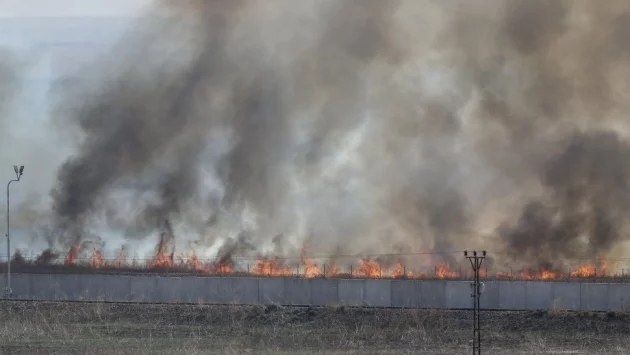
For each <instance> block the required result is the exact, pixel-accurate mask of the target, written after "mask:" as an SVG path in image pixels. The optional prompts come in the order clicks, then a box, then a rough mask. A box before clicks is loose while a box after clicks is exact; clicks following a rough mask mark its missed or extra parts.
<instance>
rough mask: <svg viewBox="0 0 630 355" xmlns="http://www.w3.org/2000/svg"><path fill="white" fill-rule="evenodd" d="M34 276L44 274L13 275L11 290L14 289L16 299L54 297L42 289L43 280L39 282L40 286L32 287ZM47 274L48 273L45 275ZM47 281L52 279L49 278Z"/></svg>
mask: <svg viewBox="0 0 630 355" xmlns="http://www.w3.org/2000/svg"><path fill="white" fill-rule="evenodd" d="M34 276H42V275H30V274H12V275H11V290H12V291H13V298H14V299H22V300H28V299H34V298H35V299H37V298H39V299H46V298H48V299H52V295H50V294H48V293H47V292H45V291H44V290H43V289H42V287H41V286H42V282H41V281H40V282H39V287H38V288H35V289H33V288H32V287H31V285H32V281H31V279H32V278H33V277H34ZM43 276H47V275H43ZM47 281H48V282H47V283H49V282H50V280H48V279H47Z"/></svg>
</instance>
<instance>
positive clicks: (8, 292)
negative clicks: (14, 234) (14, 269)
mask: <svg viewBox="0 0 630 355" xmlns="http://www.w3.org/2000/svg"><path fill="white" fill-rule="evenodd" d="M13 170H14V171H15V176H16V179H14V180H11V181H9V183H8V184H7V285H6V288H5V290H4V295H5V298H6V299H10V298H11V296H12V294H13V291H11V235H10V233H9V231H10V225H9V224H10V221H11V220H10V219H9V207H10V204H9V187H11V183H12V182H18V181H20V178H21V177H22V174H24V165H22V166H20V167H19V168H18V166H17V165H13Z"/></svg>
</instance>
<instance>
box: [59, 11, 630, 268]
mask: <svg viewBox="0 0 630 355" xmlns="http://www.w3.org/2000/svg"><path fill="white" fill-rule="evenodd" d="M155 10H156V11H154V12H152V13H151V16H152V17H148V20H147V21H146V22H143V23H141V24H140V25H139V27H138V30H137V31H136V32H134V33H132V34H131V35H130V37H129V39H128V40H127V41H126V42H123V43H122V44H121V46H120V48H119V49H118V50H117V51H116V52H115V53H116V54H115V55H114V56H113V57H112V58H104V59H103V61H102V62H99V63H97V65H95V66H94V67H92V68H91V69H90V70H92V71H97V68H98V72H99V73H102V75H101V76H99V79H96V80H93V81H91V80H87V79H86V80H83V81H82V80H81V76H80V75H78V76H77V78H74V80H75V81H76V82H78V83H79V85H78V86H77V88H78V89H75V90H67V91H66V92H67V94H66V95H64V97H62V101H61V106H60V110H59V111H58V112H60V113H61V114H60V115H59V118H58V121H59V124H60V125H61V126H63V127H64V128H65V129H67V128H68V127H75V128H76V127H78V128H79V132H80V134H81V135H82V137H83V140H82V143H81V144H80V146H79V148H78V150H77V152H76V154H75V155H73V156H72V157H70V158H69V159H68V160H67V161H66V162H65V163H64V164H63V165H62V166H61V167H60V168H59V170H58V182H57V184H56V186H55V187H54V189H53V191H52V198H53V204H52V209H53V212H54V213H53V214H54V216H53V222H54V223H53V224H54V226H55V228H56V230H58V231H59V235H58V236H57V237H56V240H55V243H56V244H57V245H59V246H61V247H68V246H69V245H74V244H75V243H77V242H78V241H81V239H82V238H83V236H84V235H87V234H88V233H89V230H90V229H93V226H94V225H95V224H102V223H103V221H104V223H105V224H106V225H107V226H108V227H109V228H112V229H116V228H120V227H122V228H123V229H124V230H126V232H125V233H126V234H125V237H126V238H127V239H129V240H145V238H146V237H147V236H149V235H157V233H158V231H159V230H160V228H161V226H163V224H164V221H165V220H168V221H170V223H172V226H173V233H172V234H173V235H175V239H177V238H181V239H186V238H190V239H195V240H197V244H196V245H197V246H196V248H199V251H198V253H199V254H204V253H205V255H206V256H215V255H217V253H218V255H219V257H220V258H221V259H222V260H231V257H232V255H231V253H242V254H267V253H268V254H273V253H277V252H281V253H283V254H285V256H298V255H299V253H300V251H301V245H302V244H303V243H305V242H306V241H308V248H309V252H310V253H312V254H318V255H330V254H338V255H341V254H370V253H379V254H387V253H399V252H401V251H405V252H410V251H442V252H444V251H460V250H463V249H467V248H485V249H488V250H492V251H494V252H495V255H494V257H493V261H494V262H495V263H499V264H508V263H510V264H511V265H514V264H517V263H518V264H521V265H523V266H533V267H539V266H541V265H545V266H549V267H564V266H565V263H567V262H569V261H570V260H569V259H571V258H579V257H583V256H592V257H595V256H596V255H599V254H602V255H610V254H611V253H614V252H615V250H616V249H617V247H619V246H622V245H623V243H624V242H626V241H627V240H626V239H627V238H626V237H625V235H628V234H627V233H624V231H626V230H627V226H628V223H627V221H626V219H625V217H623V216H624V215H627V213H626V212H628V204H627V201H626V199H625V198H624V197H623V196H624V195H625V194H626V180H628V177H629V176H628V171H627V169H626V168H624V166H626V165H627V162H626V160H627V159H628V158H629V155H628V152H629V151H630V150H629V149H628V144H629V143H628V131H627V128H628V124H627V122H628V120H627V118H626V117H624V116H623V112H624V108H626V107H627V104H628V103H629V102H630V96H629V93H630V92H629V90H628V88H627V85H626V84H625V83H627V82H630V81H628V80H627V79H628V76H629V75H630V70H629V69H630V66H629V65H628V60H627V59H628V54H630V51H629V50H630V47H629V46H628V44H627V41H626V38H627V36H628V34H630V32H629V29H630V25H629V20H628V19H630V5H628V4H627V3H625V2H623V1H609V2H606V3H605V4H598V5H597V6H595V5H593V4H592V2H588V1H553V2H549V1H538V0H511V1H499V0H484V1H478V2H475V3H474V4H468V3H466V2H463V1H455V2H451V3H442V4H436V3H434V2H431V1H421V0H398V1H377V0H361V1H342V2H339V1H332V0H326V1H319V2H299V3H298V2H295V1H275V2H273V3H262V2H259V1H246V0H242V1H229V2H228V1H182V2H177V3H174V2H164V3H160V4H158V5H157V6H156V7H155ZM156 15H157V16H158V17H159V18H158V19H156V17H155V16H156ZM92 74H93V73H92ZM90 77H94V75H91V76H90ZM279 235H281V236H282V237H281V238H280V239H278V238H279V237H278V236H279ZM244 236H247V237H244ZM279 240H281V241H282V243H281V244H283V247H282V248H279V247H278V241H279ZM280 249H281V250H280ZM279 250H280V251H279ZM455 256H456V254H452V256H450V255H449V254H447V255H446V256H439V257H438V258H439V259H444V258H447V259H451V258H455ZM418 259H419V258H417V257H410V258H409V260H408V262H410V263H416V264H422V265H433V264H434V263H435V260H430V259H427V260H424V259H423V260H418Z"/></svg>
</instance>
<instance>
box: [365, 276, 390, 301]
mask: <svg viewBox="0 0 630 355" xmlns="http://www.w3.org/2000/svg"><path fill="white" fill-rule="evenodd" d="M363 287H364V289H363V301H364V302H365V303H366V304H367V305H368V306H370V307H391V306H392V280H365V283H364V284H363Z"/></svg>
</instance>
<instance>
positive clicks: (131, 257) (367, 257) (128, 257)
mask: <svg viewBox="0 0 630 355" xmlns="http://www.w3.org/2000/svg"><path fill="white" fill-rule="evenodd" d="M464 251H465V250H450V251H425V252H409V253H370V254H327V255H317V254H314V255H305V256H304V257H303V258H302V256H268V255H264V254H261V255H258V256H254V255H252V256H230V257H229V259H230V260H232V261H250V260H252V261H256V260H271V259H275V260H278V261H287V260H302V259H307V260H315V259H318V260H319V259H327V260H336V259H341V258H355V259H357V260H373V259H378V258H397V257H398V258H402V257H412V256H444V255H454V254H462V255H463V253H464ZM486 252H487V253H488V257H489V258H492V256H493V255H511V254H510V253H508V252H501V251H486ZM86 253H88V254H89V253H93V252H92V251H86ZM99 253H100V254H98V255H100V257H99V258H100V259H102V260H105V261H115V260H120V259H119V258H118V257H109V256H108V257H104V256H103V254H102V252H99ZM52 254H53V255H54V257H52V258H51V259H63V258H65V256H66V255H67V253H64V252H57V253H55V252H53V253H52ZM170 254H171V253H165V255H170ZM15 255H16V254H15V253H14V254H13V255H12V257H15ZM40 255H42V253H39V254H35V253H28V254H24V253H23V252H20V256H21V257H22V258H23V259H25V260H30V259H33V260H35V259H37V257H39V256H40ZM191 257H192V254H191V253H190V252H181V253H179V252H175V253H174V258H176V259H181V258H191ZM195 258H196V260H198V261H200V262H212V261H217V260H221V259H222V258H221V257H212V258H208V257H199V256H195ZM0 259H4V260H6V259H7V255H6V254H0ZM74 259H75V260H77V261H79V260H81V261H87V260H92V259H93V257H92V256H77V257H75V258H74ZM154 259H155V255H152V256H143V257H140V256H137V253H134V254H132V255H129V254H123V257H122V260H137V261H151V260H154ZM562 260H563V261H567V262H571V261H576V262H577V261H600V260H605V261H607V262H630V257H627V258H623V257H622V258H602V257H600V256H583V257H568V258H567V257H563V258H562Z"/></svg>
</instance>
